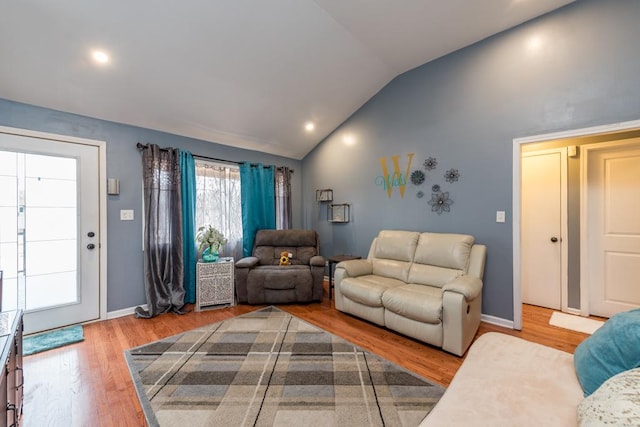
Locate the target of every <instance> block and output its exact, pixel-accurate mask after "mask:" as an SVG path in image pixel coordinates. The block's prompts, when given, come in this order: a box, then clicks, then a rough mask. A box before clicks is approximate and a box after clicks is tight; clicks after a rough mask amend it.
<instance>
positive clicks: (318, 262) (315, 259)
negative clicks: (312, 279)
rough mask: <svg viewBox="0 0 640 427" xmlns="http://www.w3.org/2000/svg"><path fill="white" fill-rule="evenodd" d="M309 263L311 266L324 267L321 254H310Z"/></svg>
mask: <svg viewBox="0 0 640 427" xmlns="http://www.w3.org/2000/svg"><path fill="white" fill-rule="evenodd" d="M309 264H310V265H311V266H313V267H324V257H323V256H321V255H315V256H312V257H311V259H310V260H309Z"/></svg>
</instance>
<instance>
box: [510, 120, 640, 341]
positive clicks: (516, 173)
mask: <svg viewBox="0 0 640 427" xmlns="http://www.w3.org/2000/svg"><path fill="white" fill-rule="evenodd" d="M632 129H640V120H632V121H629V122H620V123H613V124H609V125H603V126H594V127H588V128H582V129H574V130H566V131H561V132H553V133H547V134H541V135H533V136H527V137H523V138H515V139H514V140H513V158H512V164H513V190H512V192H513V200H512V209H513V328H514V329H518V330H520V329H522V293H521V284H520V203H521V201H520V196H521V194H520V185H521V183H520V154H521V146H522V145H523V144H529V143H533V142H543V141H553V140H558V139H565V138H576V137H582V136H592V135H602V134H608V133H616V132H622V131H626V130H632ZM581 302H582V301H581Z"/></svg>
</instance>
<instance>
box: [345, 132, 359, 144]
mask: <svg viewBox="0 0 640 427" xmlns="http://www.w3.org/2000/svg"><path fill="white" fill-rule="evenodd" d="M342 142H344V143H345V145H353V144H355V143H356V137H355V136H353V135H351V134H348V135H345V136H343V137H342Z"/></svg>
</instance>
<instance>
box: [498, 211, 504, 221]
mask: <svg viewBox="0 0 640 427" xmlns="http://www.w3.org/2000/svg"><path fill="white" fill-rule="evenodd" d="M505 221H506V219H505V212H504V211H497V212H496V222H505Z"/></svg>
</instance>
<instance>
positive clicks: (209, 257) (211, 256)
mask: <svg viewBox="0 0 640 427" xmlns="http://www.w3.org/2000/svg"><path fill="white" fill-rule="evenodd" d="M202 261H203V262H216V261H218V251H215V252H214V251H212V250H211V247H208V248H207V249H205V250H204V251H203V252H202Z"/></svg>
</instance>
